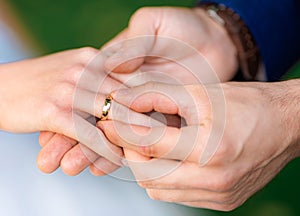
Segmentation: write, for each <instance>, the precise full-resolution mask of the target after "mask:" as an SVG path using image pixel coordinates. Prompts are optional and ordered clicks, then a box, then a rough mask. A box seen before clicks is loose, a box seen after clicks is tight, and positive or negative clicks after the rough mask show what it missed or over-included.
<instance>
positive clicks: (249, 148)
mask: <svg viewBox="0 0 300 216" xmlns="http://www.w3.org/2000/svg"><path fill="white" fill-rule="evenodd" d="M113 95H114V98H115V100H116V101H118V102H119V103H122V104H123V105H126V106H128V107H130V108H131V109H133V110H135V111H137V112H148V111H150V110H156V111H158V112H162V113H169V114H179V115H180V116H181V117H183V118H185V120H186V122H187V126H185V127H182V128H180V129H177V128H173V127H153V128H147V127H141V126H134V125H127V124H124V123H120V122H117V121H105V122H99V123H98V126H99V127H100V128H101V129H102V130H103V131H104V133H105V135H106V136H107V138H108V139H109V140H110V141H111V142H112V143H115V144H117V145H119V146H121V147H123V148H124V153H125V156H126V159H127V160H128V165H129V166H130V168H131V169H132V171H133V173H134V175H135V177H136V179H137V181H138V183H139V184H140V186H141V187H143V188H145V189H146V190H147V192H148V194H149V196H150V197H151V198H153V199H157V200H162V201H167V202H176V203H180V204H184V205H189V206H194V207H201V208H209V209H215V210H223V211H229V210H232V209H235V208H237V207H238V206H240V205H241V204H242V203H243V202H245V201H246V200H247V199H248V198H249V197H250V196H251V195H252V194H254V193H255V192H256V191H258V190H259V189H261V188H262V187H263V186H264V185H266V184H267V183H268V182H269V181H270V180H271V179H272V178H273V177H274V176H275V175H276V174H277V173H278V172H279V171H280V170H281V169H282V168H283V167H284V166H285V165H286V164H287V163H288V162H289V161H290V160H292V159H293V158H295V157H297V156H299V153H300V151H299V150H300V148H299V144H300V136H299V128H300V125H299V106H297V104H298V102H299V80H297V81H288V82H283V83H271V84H267V83H226V84H221V85H208V86H199V85H187V86H174V85H166V84H161V83H150V84H149V83H148V84H146V85H142V86H138V87H135V88H132V89H131V90H121V91H117V92H116V93H114V94H113ZM130 131H131V133H130ZM219 137H220V138H221V139H219Z"/></svg>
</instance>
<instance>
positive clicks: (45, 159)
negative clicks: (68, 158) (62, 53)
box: [37, 134, 77, 173]
mask: <svg viewBox="0 0 300 216" xmlns="http://www.w3.org/2000/svg"><path fill="white" fill-rule="evenodd" d="M75 144H77V141H76V140H74V139H71V138H68V137H66V136H64V135H61V134H55V135H54V136H53V137H52V138H51V139H50V140H49V141H48V142H47V143H46V144H45V146H44V147H43V148H42V149H41V151H40V152H39V154H38V157H37V166H38V168H39V169H40V170H41V171H42V172H45V173H51V172H53V171H55V170H56V169H57V168H58V167H59V165H60V161H61V159H62V158H63V156H64V154H65V153H66V152H68V151H69V150H70V149H71V148H72V146H74V145H75Z"/></svg>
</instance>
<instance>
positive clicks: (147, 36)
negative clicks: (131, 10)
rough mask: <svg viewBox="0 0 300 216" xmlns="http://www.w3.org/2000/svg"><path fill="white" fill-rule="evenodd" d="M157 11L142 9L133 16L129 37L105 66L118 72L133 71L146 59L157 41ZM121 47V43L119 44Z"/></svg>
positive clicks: (128, 32) (122, 42)
mask: <svg viewBox="0 0 300 216" xmlns="http://www.w3.org/2000/svg"><path fill="white" fill-rule="evenodd" d="M155 14H156V12H155V11H152V10H148V9H140V10H138V11H137V12H135V14H134V15H133V16H132V17H131V19H130V22H129V26H128V29H127V37H126V38H125V39H124V40H123V41H121V48H119V49H118V51H117V52H115V53H114V54H113V55H112V56H110V57H109V58H108V59H107V61H106V63H105V67H106V68H107V69H108V70H110V71H113V72H116V73H131V72H133V71H135V70H136V69H138V68H139V67H140V66H141V65H142V64H143V63H144V61H145V57H146V56H147V55H150V52H151V50H152V48H153V46H154V43H155V38H156V36H155V34H156V31H157V29H156V28H157V27H156V26H157V25H156V24H155V22H157V17H156V16H155ZM118 46H119V47H120V44H119V45H118Z"/></svg>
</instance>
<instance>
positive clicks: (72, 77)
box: [63, 62, 86, 84]
mask: <svg viewBox="0 0 300 216" xmlns="http://www.w3.org/2000/svg"><path fill="white" fill-rule="evenodd" d="M85 68H86V63H83V62H77V63H76V64H73V65H72V66H70V67H69V68H68V69H67V70H66V71H65V73H64V74H63V80H65V81H68V82H71V83H74V84H76V83H77V82H78V81H79V79H80V77H81V75H82V73H83V72H84V70H85Z"/></svg>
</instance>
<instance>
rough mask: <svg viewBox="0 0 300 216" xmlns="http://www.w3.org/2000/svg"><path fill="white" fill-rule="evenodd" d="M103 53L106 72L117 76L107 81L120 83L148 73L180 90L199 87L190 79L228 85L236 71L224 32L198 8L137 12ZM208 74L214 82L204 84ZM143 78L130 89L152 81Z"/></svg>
mask: <svg viewBox="0 0 300 216" xmlns="http://www.w3.org/2000/svg"><path fill="white" fill-rule="evenodd" d="M103 50H104V51H107V52H108V54H109V55H111V57H110V58H108V60H107V61H106V64H105V65H106V67H107V68H109V69H110V70H112V71H113V72H116V73H118V75H116V74H111V75H112V76H114V77H115V78H118V79H119V80H121V81H122V82H123V83H125V82H126V81H128V77H129V78H130V77H132V76H136V75H137V74H140V72H147V73H151V72H153V71H159V72H162V73H165V74H167V75H168V76H169V81H168V80H164V82H172V79H171V77H173V78H175V79H179V80H180V82H181V83H184V84H190V83H199V81H197V80H196V79H195V76H196V78H197V76H198V78H199V77H200V79H201V81H202V82H203V83H207V82H219V81H228V80H230V79H231V78H232V77H233V76H234V74H235V72H236V70H237V67H238V63H237V51H236V48H235V46H234V44H233V43H232V41H231V39H230V37H229V35H228V34H227V31H226V29H225V28H224V27H223V26H221V25H219V24H218V23H216V22H215V21H214V20H212V19H211V18H210V17H209V16H208V15H207V14H206V12H205V11H204V10H203V9H201V8H193V9H190V8H175V7H157V8H156V7H153V8H141V9H139V10H138V11H137V12H135V14H134V15H133V16H132V17H131V19H130V22H129V25H128V28H127V29H125V30H124V31H123V32H122V33H120V34H119V35H118V36H117V37H116V38H115V39H113V40H112V41H111V42H109V43H108V44H107V45H106V46H104V49H103ZM163 57H164V58H163ZM204 57H205V58H204ZM179 63H182V64H183V65H182V64H181V65H180V64H179ZM212 69H213V70H214V72H215V73H216V74H217V76H218V80H217V79H213V80H211V79H210V78H209V76H210V75H211V74H210V73H214V72H212ZM136 70H138V71H136ZM134 71H135V72H134ZM191 71H192V72H191ZM133 72H134V73H133ZM124 73H133V74H131V75H129V74H124ZM147 73H144V74H142V79H140V80H139V81H140V82H139V83H134V85H136V84H141V83H143V82H147V81H151V80H152V81H153V76H151V74H150V75H148V76H149V77H147ZM193 73H194V74H193ZM120 74H123V76H121V75H120ZM144 76H146V77H144ZM154 81H160V82H161V81H162V80H161V79H159V80H155V79H154Z"/></svg>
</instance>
